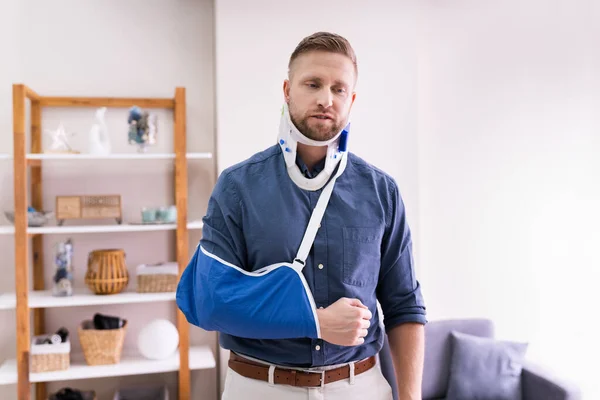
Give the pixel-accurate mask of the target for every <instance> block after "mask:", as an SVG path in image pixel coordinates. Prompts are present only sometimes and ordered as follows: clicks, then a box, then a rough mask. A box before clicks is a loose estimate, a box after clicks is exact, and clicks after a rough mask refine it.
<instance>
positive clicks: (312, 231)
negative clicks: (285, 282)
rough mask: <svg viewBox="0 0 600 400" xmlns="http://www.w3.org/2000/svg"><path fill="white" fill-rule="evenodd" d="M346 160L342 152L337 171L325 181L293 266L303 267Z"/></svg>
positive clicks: (345, 153)
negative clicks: (325, 183)
mask: <svg viewBox="0 0 600 400" xmlns="http://www.w3.org/2000/svg"><path fill="white" fill-rule="evenodd" d="M347 162H348V153H347V152H343V153H342V159H341V160H340V164H339V167H338V170H337V173H336V174H335V175H334V176H333V178H331V180H330V181H329V183H327V185H326V186H325V188H324V189H323V191H322V192H321V196H319V200H318V201H317V205H316V207H315V209H314V210H313V212H312V215H311V217H310V220H309V221H308V227H307V228H306V231H305V232H304V237H303V238H302V243H301V244H300V248H299V249H298V253H297V254H296V258H295V259H294V266H295V267H297V268H299V269H302V268H304V265H305V264H306V258H307V257H308V253H309V252H310V248H311V247H312V245H313V242H314V241H315V237H316V236H317V231H318V230H319V224H320V223H321V220H322V219H323V215H325V209H326V208H327V204H329V198H330V197H331V193H333V186H334V185H335V181H336V180H337V178H339V176H340V175H342V172H344V170H345V169H346V164H347Z"/></svg>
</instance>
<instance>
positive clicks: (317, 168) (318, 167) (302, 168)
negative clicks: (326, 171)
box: [296, 153, 325, 179]
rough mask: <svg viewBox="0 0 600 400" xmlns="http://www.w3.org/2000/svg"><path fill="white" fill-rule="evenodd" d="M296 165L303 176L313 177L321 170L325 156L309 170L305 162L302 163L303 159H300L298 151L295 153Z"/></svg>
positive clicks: (323, 166)
mask: <svg viewBox="0 0 600 400" xmlns="http://www.w3.org/2000/svg"><path fill="white" fill-rule="evenodd" d="M296 165H297V166H298V168H300V171H301V172H302V174H303V175H304V176H305V177H307V178H309V179H310V178H314V177H315V176H317V175H318V174H319V172H321V171H322V170H323V168H325V158H323V159H322V160H321V161H319V162H318V163H317V164H316V165H315V166H314V167H313V170H312V172H311V171H309V169H308V167H307V166H306V164H304V161H302V158H300V155H299V154H298V153H296Z"/></svg>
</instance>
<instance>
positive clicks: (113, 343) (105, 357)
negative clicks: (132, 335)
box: [78, 320, 127, 365]
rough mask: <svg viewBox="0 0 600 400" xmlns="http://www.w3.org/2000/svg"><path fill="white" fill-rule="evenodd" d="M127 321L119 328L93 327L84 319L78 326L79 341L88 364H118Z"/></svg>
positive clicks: (89, 321)
mask: <svg viewBox="0 0 600 400" xmlns="http://www.w3.org/2000/svg"><path fill="white" fill-rule="evenodd" d="M126 331H127V322H125V325H124V326H123V327H122V328H119V329H94V322H93V321H91V320H86V321H83V322H82V323H81V325H80V326H79V327H78V333H79V342H80V343H81V349H82V350H83V356H84V358H85V362H86V363H87V364H88V365H105V364H118V363H119V362H120V361H121V353H122V352H123V342H124V341H125V333H126Z"/></svg>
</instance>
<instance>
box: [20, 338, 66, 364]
mask: <svg viewBox="0 0 600 400" xmlns="http://www.w3.org/2000/svg"><path fill="white" fill-rule="evenodd" d="M44 337H45V336H43V335H42V336H34V337H33V338H32V340H31V350H30V371H31V372H34V373H37V372H50V371H62V370H65V369H69V367H70V366H71V362H70V354H71V342H69V340H67V341H66V342H64V343H56V344H37V343H39V341H40V340H42V339H43V338H44Z"/></svg>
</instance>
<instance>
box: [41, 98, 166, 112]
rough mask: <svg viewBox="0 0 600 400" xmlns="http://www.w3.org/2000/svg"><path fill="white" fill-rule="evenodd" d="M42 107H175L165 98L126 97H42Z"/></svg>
mask: <svg viewBox="0 0 600 400" xmlns="http://www.w3.org/2000/svg"><path fill="white" fill-rule="evenodd" d="M40 104H41V105H42V107H126V108H129V107H132V106H139V107H142V108H167V109H172V108H173V107H174V105H175V101H174V100H173V99H165V98H134V97H129V98H126V97H125V98H124V97H57V96H42V97H40Z"/></svg>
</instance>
